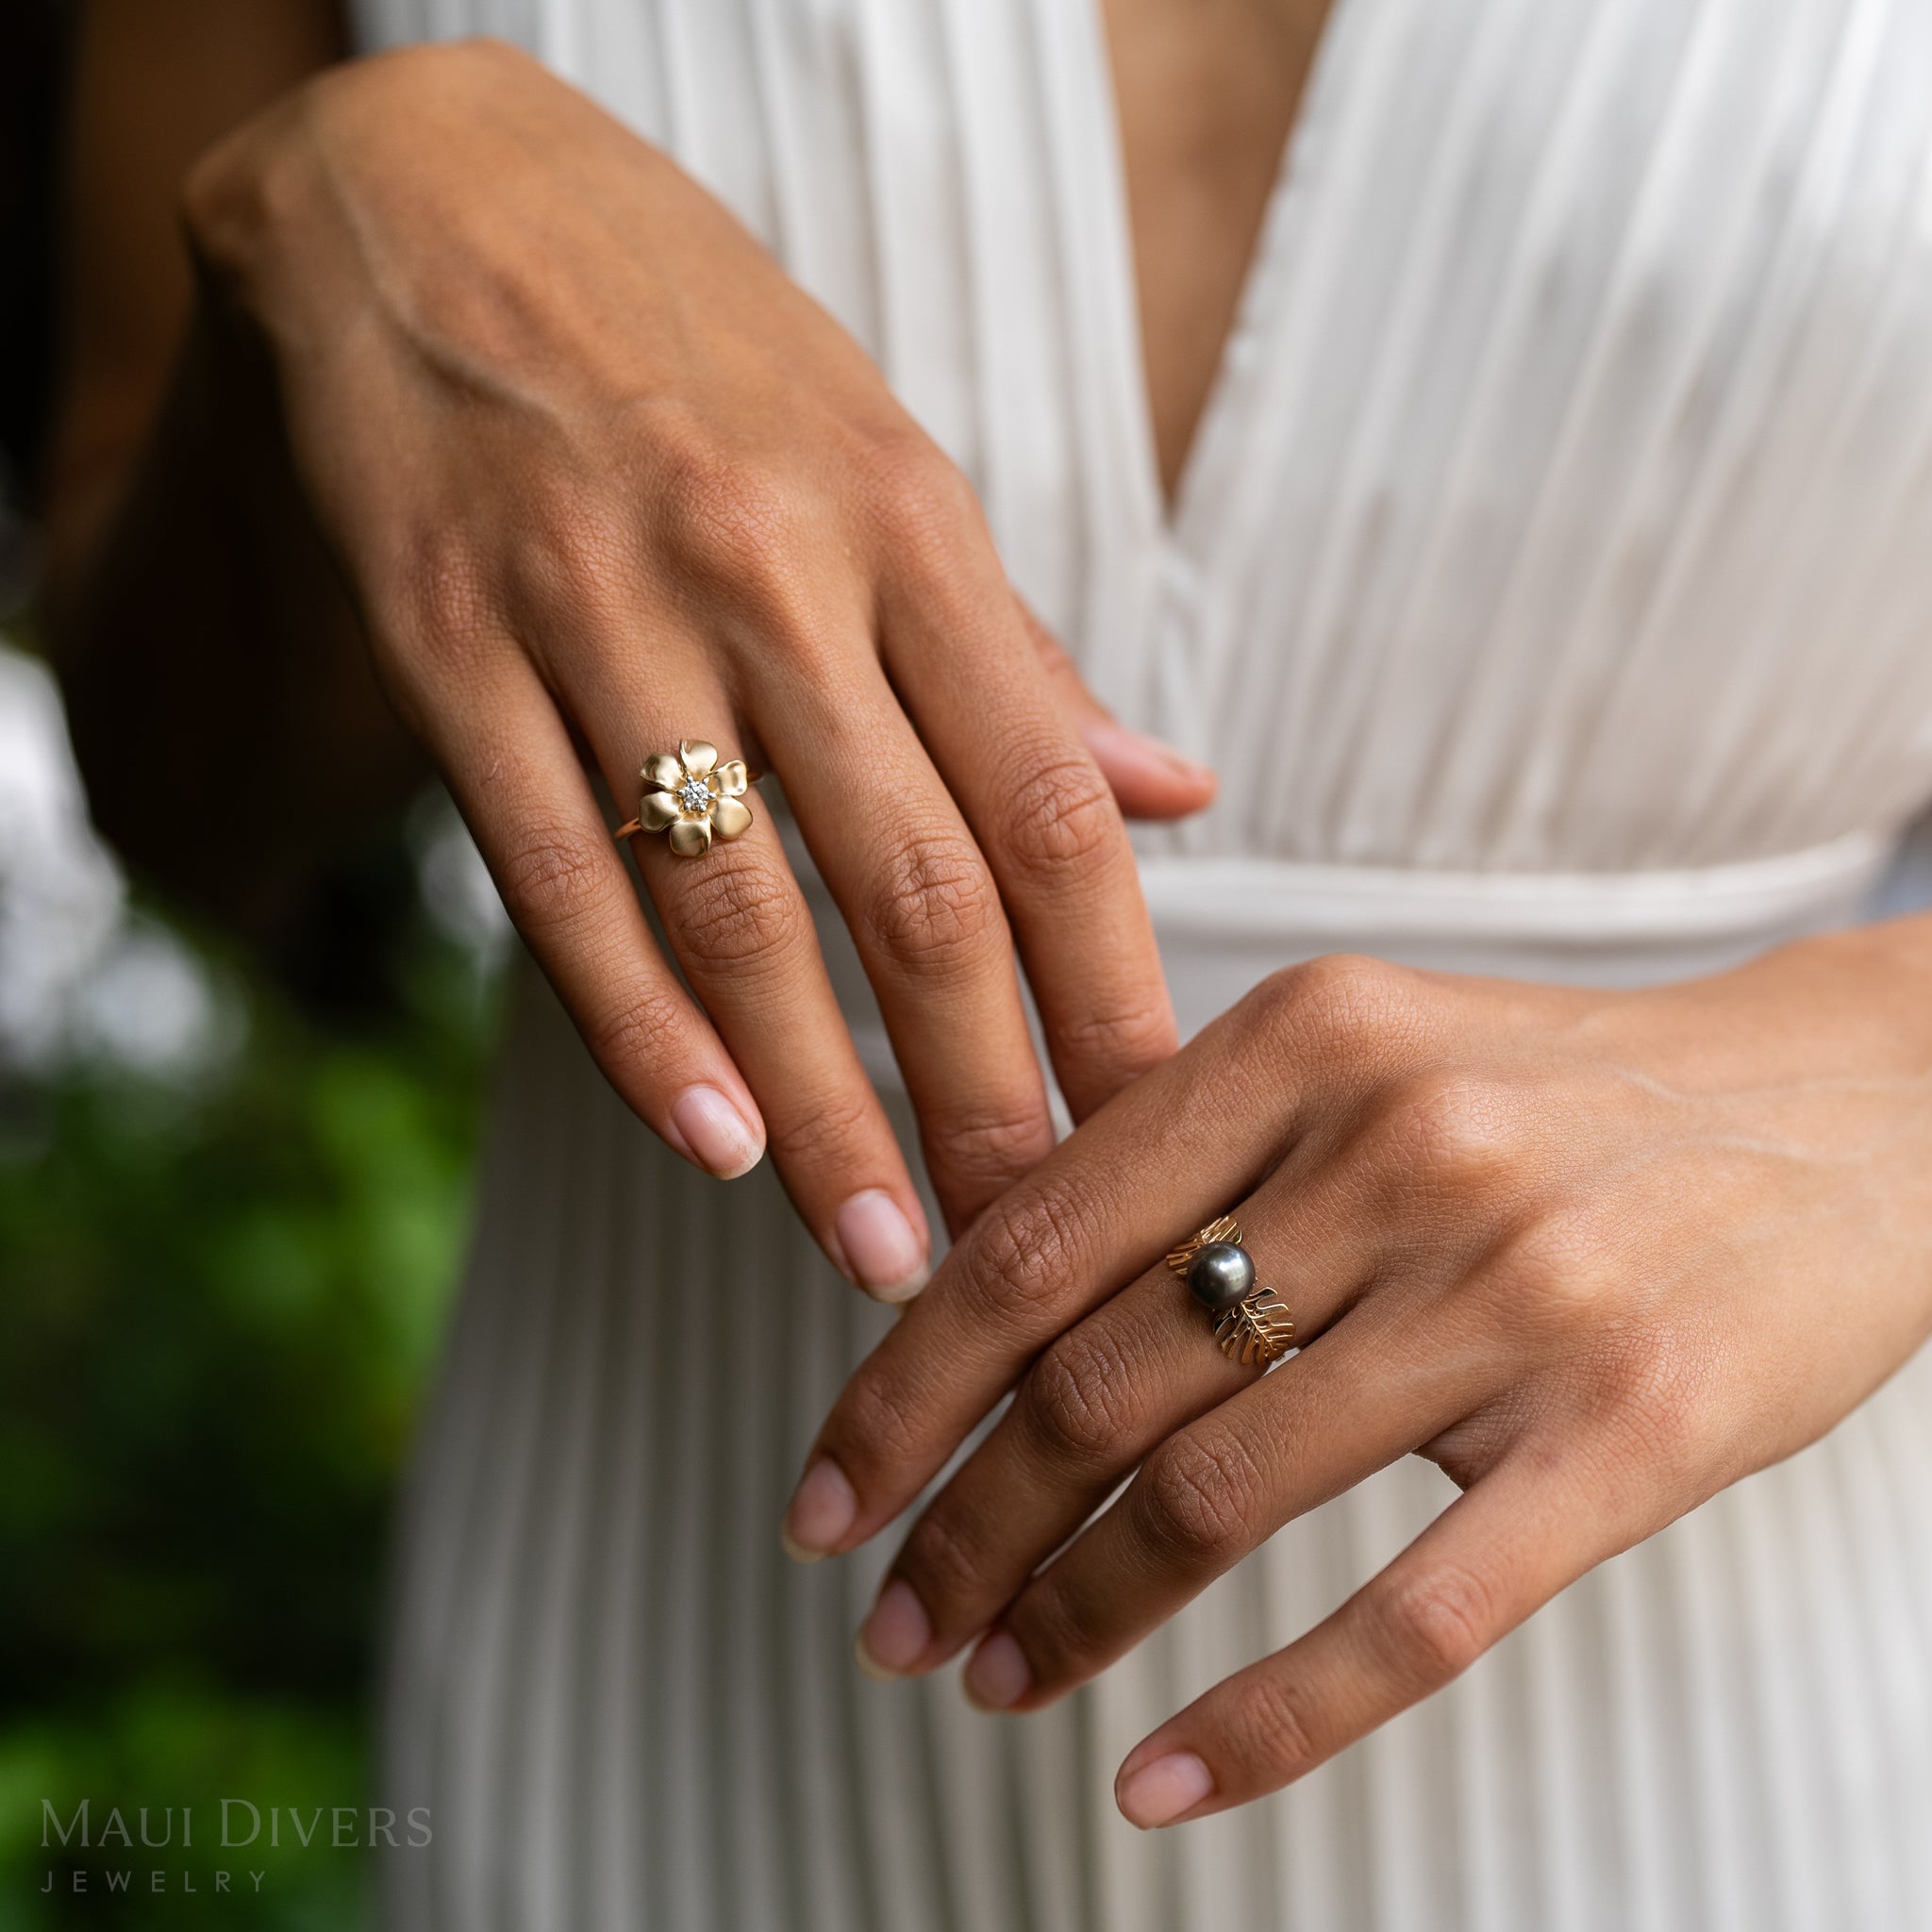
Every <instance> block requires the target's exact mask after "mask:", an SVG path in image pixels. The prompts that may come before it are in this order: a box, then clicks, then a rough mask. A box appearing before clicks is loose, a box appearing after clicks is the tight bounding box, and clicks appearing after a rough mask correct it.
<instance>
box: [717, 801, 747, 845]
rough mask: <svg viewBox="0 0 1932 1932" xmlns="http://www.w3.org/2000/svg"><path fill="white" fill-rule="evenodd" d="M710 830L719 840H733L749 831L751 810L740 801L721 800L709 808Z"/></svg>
mask: <svg viewBox="0 0 1932 1932" xmlns="http://www.w3.org/2000/svg"><path fill="white" fill-rule="evenodd" d="M711 829H712V831H714V832H715V833H717V835H718V836H719V838H721V839H735V838H737V837H738V835H739V834H740V833H741V832H747V831H749V830H750V829H751V808H750V807H749V806H747V805H746V804H745V803H744V801H743V800H742V799H739V798H721V799H720V800H719V801H718V802H717V804H716V805H714V806H713V807H712V808H711Z"/></svg>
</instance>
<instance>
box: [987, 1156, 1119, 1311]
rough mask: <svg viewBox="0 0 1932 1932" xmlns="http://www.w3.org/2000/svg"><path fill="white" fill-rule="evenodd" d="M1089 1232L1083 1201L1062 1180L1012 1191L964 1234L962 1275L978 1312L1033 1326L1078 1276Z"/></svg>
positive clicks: (1089, 1222)
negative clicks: (965, 1250) (1043, 1309)
mask: <svg viewBox="0 0 1932 1932" xmlns="http://www.w3.org/2000/svg"><path fill="white" fill-rule="evenodd" d="M967 1244H968V1250H969V1252H968V1254H967V1256H966V1263H967V1265H966V1274H965V1279H966V1281H967V1282H968V1283H969V1284H970V1285H971V1289H972V1292H973V1294H974V1297H975V1299H976V1300H977V1302H978V1304H979V1308H980V1312H981V1313H982V1314H983V1315H985V1316H990V1317H991V1318H992V1319H994V1320H996V1321H998V1322H1000V1323H1001V1324H1004V1325H1006V1326H1008V1327H1031V1326H1032V1325H1033V1324H1034V1323H1035V1322H1037V1321H1038V1320H1039V1317H1040V1312H1041V1309H1042V1308H1046V1307H1053V1306H1054V1304H1055V1303H1056V1302H1057V1301H1058V1299H1059V1297H1060V1296H1061V1295H1063V1294H1064V1293H1065V1292H1066V1291H1067V1288H1068V1285H1069V1284H1070V1283H1072V1282H1076V1281H1078V1280H1079V1279H1080V1278H1081V1268H1082V1265H1083V1261H1084V1257H1085V1253H1086V1251H1087V1249H1088V1248H1089V1247H1090V1246H1091V1220H1090V1216H1089V1213H1088V1210H1087V1208H1086V1204H1085V1202H1084V1200H1083V1199H1082V1197H1081V1196H1080V1194H1079V1193H1078V1192H1077V1191H1074V1190H1073V1189H1071V1188H1069V1187H1067V1186H1066V1185H1065V1184H1064V1183H1047V1182H1039V1183H1023V1184H1022V1185H1020V1186H1019V1187H1016V1188H1014V1189H1012V1190H1011V1191H1008V1193H1007V1194H1005V1195H1003V1196H1002V1197H1001V1198H1000V1199H999V1200H997V1201H995V1202H994V1203H993V1204H992V1206H991V1207H990V1208H987V1210H986V1211H985V1213H983V1214H982V1215H981V1216H980V1218H979V1220H978V1221H977V1223H975V1224H974V1228H973V1231H972V1233H971V1234H970V1235H969V1236H968V1237H967Z"/></svg>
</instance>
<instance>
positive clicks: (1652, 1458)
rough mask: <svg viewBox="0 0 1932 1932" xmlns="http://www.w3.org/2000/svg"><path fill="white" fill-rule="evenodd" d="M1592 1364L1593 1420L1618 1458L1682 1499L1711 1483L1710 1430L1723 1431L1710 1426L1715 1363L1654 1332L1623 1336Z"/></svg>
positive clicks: (1691, 1498) (1695, 1496)
mask: <svg viewBox="0 0 1932 1932" xmlns="http://www.w3.org/2000/svg"><path fill="white" fill-rule="evenodd" d="M1594 1368H1595V1374H1594V1375H1593V1376H1592V1378H1591V1379H1592V1383H1593V1385H1594V1386H1593V1389H1592V1398H1593V1399H1592V1400H1591V1402H1590V1404H1589V1406H1590V1407H1593V1408H1594V1409H1595V1410H1596V1411H1597V1414H1596V1415H1595V1416H1594V1417H1593V1418H1592V1421H1593V1423H1594V1424H1596V1426H1598V1427H1600V1428H1601V1429H1602V1430H1603V1431H1604V1432H1605V1434H1606V1436H1607V1441H1608V1442H1609V1443H1610V1445H1611V1447H1612V1449H1613V1451H1614V1452H1616V1455H1617V1459H1618V1461H1620V1462H1621V1463H1622V1464H1623V1465H1624V1467H1627V1468H1632V1469H1641V1470H1642V1471H1643V1472H1644V1473H1645V1476H1646V1478H1647V1479H1649V1480H1651V1481H1653V1482H1656V1483H1658V1484H1660V1485H1661V1486H1662V1487H1663V1488H1664V1489H1665V1490H1666V1491H1670V1492H1674V1493H1678V1494H1680V1495H1682V1496H1683V1497H1684V1498H1685V1507H1690V1505H1691V1504H1692V1503H1695V1502H1697V1501H1699V1500H1701V1498H1702V1497H1703V1496H1704V1495H1705V1494H1707V1493H1708V1490H1709V1486H1710V1475H1711V1443H1712V1439H1713V1436H1714V1435H1715V1436H1718V1437H1722V1436H1723V1435H1724V1434H1725V1433H1726V1432H1725V1431H1724V1430H1723V1429H1722V1427H1721V1425H1720V1426H1719V1427H1718V1428H1716V1429H1714V1428H1713V1426H1712V1422H1713V1417H1714V1415H1716V1414H1719V1413H1721V1409H1720V1407H1719V1404H1718V1401H1717V1391H1716V1388H1715V1386H1714V1384H1715V1380H1716V1375H1717V1373H1718V1371H1717V1370H1716V1369H1715V1368H1714V1367H1713V1365H1712V1364H1711V1362H1710V1361H1709V1360H1708V1359H1707V1358H1705V1357H1703V1356H1702V1355H1701V1353H1700V1351H1698V1350H1696V1349H1694V1348H1687V1347H1685V1346H1683V1345H1682V1344H1680V1343H1679V1344H1674V1343H1671V1342H1667V1341H1663V1340H1662V1339H1661V1338H1660V1337H1658V1336H1657V1335H1656V1334H1654V1333H1653V1334H1652V1335H1649V1336H1646V1337H1644V1338H1643V1339H1642V1340H1640V1341H1624V1343H1623V1345H1621V1346H1619V1347H1617V1348H1615V1349H1613V1350H1611V1351H1609V1352H1607V1355H1606V1356H1605V1357H1602V1358H1600V1359H1599V1360H1598V1361H1597V1362H1596V1363H1595V1364H1594ZM1732 1474H1736V1475H1742V1474H1745V1471H1744V1470H1743V1469H1742V1468H1740V1469H1738V1470H1736V1471H1735V1472H1733V1473H1732ZM1730 1479H1731V1476H1730V1475H1728V1474H1727V1475H1726V1477H1725V1480H1727V1481H1728V1480H1730Z"/></svg>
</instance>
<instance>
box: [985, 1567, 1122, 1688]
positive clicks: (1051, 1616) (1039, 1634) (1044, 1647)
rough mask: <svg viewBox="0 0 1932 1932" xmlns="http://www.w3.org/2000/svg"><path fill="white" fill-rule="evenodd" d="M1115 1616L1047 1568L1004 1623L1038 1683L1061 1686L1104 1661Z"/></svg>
mask: <svg viewBox="0 0 1932 1932" xmlns="http://www.w3.org/2000/svg"><path fill="white" fill-rule="evenodd" d="M1114 1614H1115V1612H1114V1611H1113V1609H1112V1608H1111V1607H1109V1605H1108V1602H1107V1600H1106V1599H1105V1598H1104V1597H1101V1596H1099V1595H1097V1594H1096V1593H1095V1592H1094V1591H1091V1590H1087V1591H1082V1590H1075V1589H1071V1588H1069V1587H1067V1585H1066V1584H1064V1583H1063V1582H1062V1581H1061V1580H1060V1578H1059V1576H1058V1574H1057V1573H1056V1572H1055V1571H1053V1570H1048V1571H1047V1572H1046V1573H1045V1574H1044V1575H1043V1576H1041V1578H1040V1580H1039V1581H1038V1582H1036V1583H1035V1584H1034V1585H1033V1586H1032V1587H1031V1588H1030V1589H1029V1590H1028V1591H1026V1593H1025V1595H1024V1596H1023V1597H1022V1598H1021V1600H1020V1602H1019V1605H1018V1606H1017V1607H1016V1608H1015V1610H1014V1612H1013V1614H1012V1615H1011V1616H1010V1617H1009V1618H1008V1624H1010V1625H1011V1626H1013V1627H1014V1629H1015V1633H1016V1634H1020V1633H1022V1632H1024V1636H1023V1637H1022V1647H1023V1648H1024V1651H1025V1653H1026V1656H1027V1658H1028V1660H1029V1661H1030V1662H1031V1663H1032V1665H1033V1674H1034V1678H1035V1681H1036V1682H1039V1683H1055V1682H1059V1683H1065V1682H1067V1681H1069V1680H1072V1679H1075V1678H1079V1677H1083V1676H1085V1675H1086V1674H1088V1673H1089V1672H1090V1671H1091V1670H1092V1669H1094V1668H1096V1667H1098V1666H1099V1665H1101V1664H1104V1663H1106V1662H1107V1661H1108V1659H1109V1658H1110V1657H1111V1656H1112V1654H1113V1652H1114V1651H1115V1650H1116V1649H1117V1647H1118V1644H1119V1637H1118V1633H1117V1632H1116V1631H1115V1630H1114V1629H1113V1628H1112V1627H1111V1624H1112V1618H1113V1615H1114Z"/></svg>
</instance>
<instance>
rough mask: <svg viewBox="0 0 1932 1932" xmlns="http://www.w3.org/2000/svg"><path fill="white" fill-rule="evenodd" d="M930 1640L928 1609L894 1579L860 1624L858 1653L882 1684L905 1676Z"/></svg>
mask: <svg viewBox="0 0 1932 1932" xmlns="http://www.w3.org/2000/svg"><path fill="white" fill-rule="evenodd" d="M931 1641H932V1619H931V1618H930V1617H928V1616H927V1615H926V1614H925V1606H924V1604H923V1603H921V1602H920V1601H919V1598H918V1596H917V1595H916V1594H914V1592H913V1589H912V1586H911V1585H910V1584H909V1583H907V1582H905V1581H904V1580H903V1579H902V1578H900V1577H897V1576H895V1577H893V1579H892V1580H891V1582H890V1583H889V1584H887V1585H886V1587H885V1589H884V1590H882V1591H880V1592H879V1600H878V1602H877V1603H875V1604H874V1605H873V1607H872V1615H871V1616H869V1617H868V1618H867V1619H866V1620H865V1622H864V1623H863V1624H860V1625H859V1629H858V1649H857V1652H856V1653H855V1654H856V1655H857V1657H858V1668H859V1669H860V1670H861V1671H863V1672H864V1673H865V1674H866V1675H867V1676H868V1677H877V1678H879V1679H880V1680H881V1681H883V1680H884V1679H886V1678H889V1677H903V1676H904V1675H905V1674H906V1673H907V1672H908V1671H909V1670H910V1669H911V1668H912V1666H913V1665H914V1664H916V1663H917V1662H918V1661H919V1659H920V1658H921V1657H924V1655H925V1651H926V1646H927V1645H928V1644H929V1643H931Z"/></svg>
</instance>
